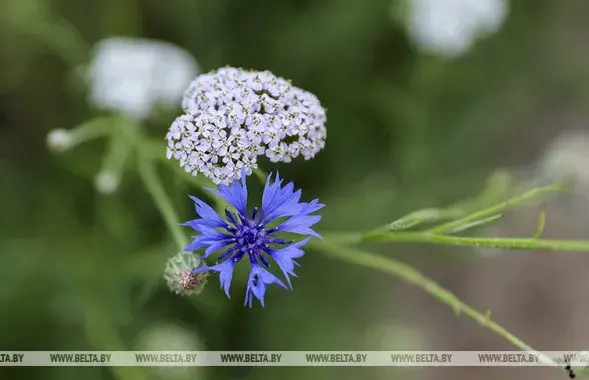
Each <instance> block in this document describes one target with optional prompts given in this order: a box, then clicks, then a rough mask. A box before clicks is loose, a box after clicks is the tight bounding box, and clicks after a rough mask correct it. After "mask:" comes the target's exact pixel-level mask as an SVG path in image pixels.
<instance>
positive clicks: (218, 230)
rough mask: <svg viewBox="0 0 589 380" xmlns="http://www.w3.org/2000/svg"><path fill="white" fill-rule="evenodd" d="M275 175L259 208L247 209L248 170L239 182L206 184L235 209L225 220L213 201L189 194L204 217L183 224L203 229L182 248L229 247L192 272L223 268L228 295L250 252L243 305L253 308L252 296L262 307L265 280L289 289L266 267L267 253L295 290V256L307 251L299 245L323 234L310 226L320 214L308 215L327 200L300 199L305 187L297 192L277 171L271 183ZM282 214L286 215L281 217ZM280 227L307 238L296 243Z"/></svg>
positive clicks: (227, 212)
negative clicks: (216, 185) (215, 186)
mask: <svg viewBox="0 0 589 380" xmlns="http://www.w3.org/2000/svg"><path fill="white" fill-rule="evenodd" d="M271 177H272V175H269V176H268V179H267V180H266V186H265V187H264V193H263V195H262V207H261V208H258V207H254V208H253V210H251V211H250V210H248V209H247V187H246V183H245V171H242V173H241V183H239V182H237V181H235V182H233V183H232V184H231V185H229V186H226V185H220V186H219V190H215V189H207V190H209V191H211V192H213V193H215V194H217V195H218V196H220V197H221V198H223V199H224V200H225V201H227V202H228V203H229V204H231V206H233V208H234V209H235V211H230V210H229V208H226V209H225V216H226V220H224V219H223V218H221V217H220V216H219V214H218V213H217V212H215V210H213V208H212V207H211V206H209V205H208V204H206V203H205V202H203V201H202V200H200V199H198V198H195V197H192V196H191V197H190V198H191V199H192V200H193V201H194V203H195V208H196V213H197V214H198V215H199V216H200V219H195V220H192V221H189V222H186V223H184V225H185V226H189V227H192V228H193V229H194V230H196V231H197V232H199V233H200V235H198V236H195V237H194V241H193V242H192V243H191V244H189V245H188V246H186V248H184V250H185V251H195V250H197V249H201V248H206V249H205V253H204V255H203V256H202V257H203V258H206V257H208V256H210V255H211V254H213V253H214V252H217V251H219V250H221V249H225V251H224V252H223V253H222V254H221V255H220V256H219V258H218V259H217V262H216V265H214V266H211V267H209V266H203V267H199V268H195V269H194V270H193V271H192V273H193V274H197V273H202V272H206V271H211V270H212V271H216V272H219V281H220V283H221V287H222V288H223V289H224V290H225V293H226V294H227V297H230V296H229V287H230V286H231V279H232V277H233V270H234V269H235V265H236V264H237V263H238V262H239V261H240V260H241V259H242V258H244V257H245V256H247V257H248V259H249V262H250V274H249V279H248V282H247V289H246V295H245V304H246V305H249V306H250V307H251V306H252V301H253V298H254V297H255V298H257V299H258V300H259V301H260V303H261V304H262V306H264V294H265V293H266V286H267V285H270V284H277V285H280V286H282V287H283V288H287V286H286V285H285V284H284V283H283V282H282V281H281V280H280V279H278V278H277V277H276V276H275V275H273V274H272V273H270V272H269V271H268V270H266V268H269V267H270V263H269V262H268V257H271V258H272V259H273V260H274V262H275V263H276V264H278V267H279V268H280V270H281V271H282V272H283V273H284V276H285V278H286V282H287V283H288V287H289V288H291V289H292V285H291V283H290V277H289V276H294V277H296V275H295V273H294V268H295V266H296V265H299V264H298V263H297V262H296V261H294V259H296V258H299V257H301V256H303V255H304V252H303V250H302V249H301V247H302V246H303V245H305V244H306V243H307V242H308V241H309V239H310V238H311V237H313V236H314V237H317V238H321V237H320V236H319V234H317V233H316V232H315V231H313V230H312V229H311V226H313V225H314V224H315V223H317V222H318V221H319V220H320V219H321V216H319V215H310V214H311V213H313V212H315V211H317V210H319V209H321V208H322V207H323V206H324V205H323V204H321V203H319V201H318V200H317V199H314V200H312V201H311V202H309V203H304V202H299V200H300V198H301V190H297V191H294V184H293V183H292V182H290V183H288V184H286V185H285V186H284V187H283V186H282V182H283V180H282V179H281V178H280V176H279V175H278V173H276V176H275V178H274V182H273V183H271ZM284 218H286V219H285V220H283V221H281V220H282V219H284ZM271 224H272V226H271ZM281 232H290V233H295V234H299V235H303V236H307V237H306V238H305V239H304V240H301V241H299V242H296V243H295V242H292V241H287V240H284V239H282V238H279V237H277V236H276V234H277V233H281Z"/></svg>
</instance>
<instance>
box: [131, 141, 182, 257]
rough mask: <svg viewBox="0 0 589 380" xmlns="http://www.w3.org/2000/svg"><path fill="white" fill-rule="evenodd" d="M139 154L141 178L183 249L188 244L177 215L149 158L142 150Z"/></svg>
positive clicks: (180, 247)
mask: <svg viewBox="0 0 589 380" xmlns="http://www.w3.org/2000/svg"><path fill="white" fill-rule="evenodd" d="M139 156H140V157H139V163H138V165H139V174H140V175H141V179H142V180H143V183H144V184H145V187H146V188H147V190H148V191H149V193H150V194H151V196H152V198H153V201H154V203H155V205H156V206H157V208H158V209H159V211H160V213H161V214H162V216H163V218H164V220H165V222H166V224H167V225H168V228H169V229H170V232H171V233H172V236H173V237H174V241H175V242H176V244H177V245H178V248H179V249H180V250H183V249H184V247H186V245H187V244H188V240H187V239H186V236H184V234H183V233H182V231H181V230H180V227H179V226H178V217H177V215H176V212H175V211H174V207H173V206H172V202H171V201H170V199H169V198H168V195H167V194H166V191H165V190H164V187H163V185H162V183H161V181H160V179H159V177H158V176H157V173H156V171H155V168H154V166H153V164H152V162H151V160H150V159H149V158H148V157H145V156H144V155H143V152H139Z"/></svg>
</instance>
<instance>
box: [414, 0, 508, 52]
mask: <svg viewBox="0 0 589 380" xmlns="http://www.w3.org/2000/svg"><path fill="white" fill-rule="evenodd" d="M409 1H410V4H409V19H408V32H409V36H410V38H411V39H412V40H413V42H414V43H415V44H416V45H417V46H418V47H419V48H420V49H421V50H423V51H424V52H426V53H431V54H436V55H441V56H446V57H456V56H459V55H460V54H462V53H464V52H466V51H467V50H469V49H470V48H471V47H472V45H473V44H474V43H475V42H476V40H477V39H478V38H480V37H485V36H487V35H490V34H493V33H495V32H497V31H498V30H499V28H500V27H501V25H502V24H503V21H504V20H505V18H506V16H507V12H508V3H507V0H409Z"/></svg>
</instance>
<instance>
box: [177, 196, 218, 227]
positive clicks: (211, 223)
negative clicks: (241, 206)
mask: <svg viewBox="0 0 589 380" xmlns="http://www.w3.org/2000/svg"><path fill="white" fill-rule="evenodd" d="M190 199H192V201H194V209H195V210H196V213H197V214H198V216H200V217H201V219H194V220H191V221H189V222H186V223H182V224H181V225H182V226H187V227H192V228H193V229H195V230H198V228H197V227H198V226H200V225H204V226H208V227H212V228H217V227H225V226H226V225H227V223H225V221H224V220H223V219H221V217H220V216H219V214H217V212H216V211H215V210H213V208H212V207H211V206H209V205H208V204H206V203H205V202H203V201H202V200H200V199H198V198H197V197H193V196H192V195H190Z"/></svg>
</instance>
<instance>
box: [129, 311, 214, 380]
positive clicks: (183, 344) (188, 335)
mask: <svg viewBox="0 0 589 380" xmlns="http://www.w3.org/2000/svg"><path fill="white" fill-rule="evenodd" d="M135 347H136V349H137V350H139V351H156V352H157V351H205V350H206V347H205V345H204V343H203V342H201V338H200V336H199V335H198V334H197V333H196V332H195V331H194V329H193V328H191V329H188V328H186V327H183V326H182V325H179V324H176V323H171V322H159V323H157V324H153V325H151V326H148V327H147V328H145V329H144V330H143V331H141V332H140V333H139V334H138V336H137V338H136V339H135ZM194 359H195V361H194V362H193V363H191V365H193V366H188V367H177V366H173V367H165V366H164V367H146V368H145V370H146V371H147V372H148V373H149V374H150V375H151V374H153V375H155V377H154V378H157V379H165V380H190V379H206V378H207V376H206V372H205V371H206V370H205V369H204V368H203V367H199V366H198V362H199V355H197V356H196V357H195V358H194ZM149 378H152V377H149Z"/></svg>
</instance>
